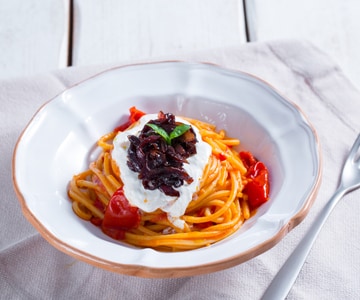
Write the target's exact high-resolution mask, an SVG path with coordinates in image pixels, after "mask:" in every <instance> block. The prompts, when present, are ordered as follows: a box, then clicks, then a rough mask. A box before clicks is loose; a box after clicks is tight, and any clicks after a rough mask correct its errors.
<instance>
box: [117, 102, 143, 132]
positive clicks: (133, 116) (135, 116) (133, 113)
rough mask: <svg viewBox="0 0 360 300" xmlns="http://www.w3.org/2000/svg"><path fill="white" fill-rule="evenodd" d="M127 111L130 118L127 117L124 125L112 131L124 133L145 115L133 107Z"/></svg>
mask: <svg viewBox="0 0 360 300" xmlns="http://www.w3.org/2000/svg"><path fill="white" fill-rule="evenodd" d="M129 111H130V116H129V118H128V120H127V121H126V122H125V123H123V124H121V125H119V126H118V127H116V128H115V130H114V131H124V130H125V129H127V128H128V127H129V126H130V125H131V124H133V123H135V122H136V121H138V120H139V119H140V118H141V117H142V116H143V115H145V113H144V112H142V111H141V110H138V109H137V108H136V107H135V106H132V107H130V109H129Z"/></svg>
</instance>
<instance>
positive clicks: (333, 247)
mask: <svg viewBox="0 0 360 300" xmlns="http://www.w3.org/2000/svg"><path fill="white" fill-rule="evenodd" d="M168 59H171V60H173V59H180V60H187V61H196V62H211V63H215V64H218V65H221V66H224V67H227V68H230V69H234V70H241V71H245V72H248V73H251V74H253V75H256V76H258V77H260V78H262V79H263V80H265V81H267V82H269V83H270V84H271V85H272V86H273V87H275V88H276V89H277V90H278V91H279V92H280V93H281V94H282V95H284V96H285V97H286V98H288V99H290V101H291V102H293V103H294V104H296V105H298V106H299V107H300V108H301V110H302V111H303V112H304V113H305V115H307V117H308V119H309V121H310V122H311V123H312V124H313V126H314V127H315V129H316V131H317V133H318V137H319V140H320V144H321V149H322V159H323V180H322V186H321V188H320V191H319V194H318V197H317V199H316V201H315V203H314V205H313V207H312V209H311V210H310V213H309V214H308V216H307V217H306V218H305V220H304V221H303V222H302V223H301V224H300V225H299V226H298V227H296V228H295V229H294V230H293V231H292V232H290V233H289V234H288V235H287V236H286V237H285V238H284V239H283V240H282V241H281V242H279V243H278V244H277V245H276V246H274V247H273V248H272V249H270V250H269V251H267V252H266V253H263V254H261V255H259V256H258V257H256V258H253V259H252V260H250V261H248V262H245V263H243V264H241V265H238V266H236V267H233V268H230V269H227V270H223V271H219V272H216V273H212V274H206V275H200V276H194V277H186V278H169V279H145V278H137V277H131V276H124V275H121V274H115V273H111V272H108V271H105V270H102V269H99V268H96V267H93V266H91V265H88V264H86V263H83V262H80V261H77V260H75V259H74V258H72V257H70V256H67V255H65V254H63V253H61V252H59V251H58V250H56V249H55V248H53V247H52V246H50V244H48V243H47V242H46V241H45V240H44V239H43V238H42V237H41V236H40V235H39V234H38V233H37V231H36V230H35V229H34V228H33V227H32V226H31V225H30V224H29V223H28V222H27V220H26V219H25V218H24V217H23V215H22V212H21V208H20V205H19V202H18V201H17V198H16V195H15V193H14V190H13V187H12V175H11V168H12V154H13V150H14V147H15V144H16V141H17V139H18V137H19V135H20V134H21V131H22V130H23V129H24V127H25V126H26V125H27V123H28V122H29V121H30V119H31V117H32V116H33V114H34V113H35V112H36V111H37V110H38V109H39V107H41V106H42V105H43V104H44V103H46V101H48V100H49V99H51V98H53V97H54V96H56V95H57V94H59V93H60V92H62V91H63V90H64V89H66V88H68V87H70V86H72V85H74V84H76V83H78V82H81V81H82V80H84V79H86V78H88V77H90V76H92V75H94V74H96V73H98V72H100V71H103V70H105V69H106V68H108V67H112V66H113V65H111V66H110V65H109V66H91V67H86V68H85V67H82V68H80V67H73V68H67V69H63V70H57V71H54V72H52V73H49V74H43V75H38V76H36V77H32V78H23V79H17V80H9V81H2V82H0V103H1V106H0V120H1V122H0V137H1V138H0V141H1V144H0V166H1V171H0V191H1V197H0V208H1V211H2V213H1V217H0V228H1V229H0V291H1V292H0V298H1V299H73V298H76V299H143V298H146V299H207V300H208V299H260V298H261V295H262V294H263V292H264V291H265V289H266V287H267V286H268V285H269V283H270V282H271V280H272V278H273V277H274V275H275V274H276V272H277V271H278V270H279V268H280V267H281V265H282V264H283V263H284V261H285V260H286V258H287V257H288V256H289V254H290V253H291V251H292V250H293V249H294V247H295V246H296V244H297V242H298V241H299V240H300V238H301V237H302V236H303V234H304V233H305V231H306V229H307V228H308V227H309V226H311V223H312V220H313V219H314V217H315V216H316V214H317V213H318V212H319V210H320V209H321V208H322V207H323V206H324V204H325V202H326V201H327V200H328V199H329V198H330V196H331V194H332V193H333V192H334V191H335V189H336V186H337V183H338V174H339V172H340V170H341V167H342V163H343V161H344V158H345V156H346V155H347V153H348V150H349V148H350V147H351V145H352V143H353V141H354V139H355V137H356V136H357V134H358V133H359V131H360V118H359V113H360V92H359V91H358V90H357V89H356V88H355V87H354V86H353V85H352V83H351V82H350V81H349V80H348V79H347V78H346V76H345V75H344V73H343V72H342V71H341V69H340V68H339V67H338V66H337V65H336V63H335V62H334V61H333V60H332V59H331V58H330V57H329V56H327V55H326V54H324V53H323V52H321V51H320V50H319V49H317V48H315V47H314V46H313V45H312V44H310V43H308V42H305V41H295V40H294V41H289V40H282V41H271V42H266V43H249V44H246V45H244V46H242V47H233V48H225V49H215V50H211V51H203V52H197V53H192V54H188V55H182V56H175V57H174V56H171V57H164V58H160V59H157V60H168ZM128 63H129V62H124V64H128ZM130 63H131V62H130ZM121 64H122V63H119V64H118V65H121ZM284 126H286V124H284ZM299 159H301V158H299ZM294 172H296V170H294ZM359 196H360V190H359V191H355V192H353V193H351V194H348V195H347V196H345V198H346V199H344V201H343V202H341V203H340V204H339V205H338V207H337V208H336V209H335V211H334V212H333V213H332V215H331V216H330V218H329V220H328V222H327V223H326V224H325V226H324V228H323V230H322V232H321V234H320V236H319V238H318V239H317V241H316V243H315V245H314V247H313V249H312V251H311V253H310V255H309V257H308V259H307V262H306V263H305V265H304V267H303V269H302V271H301V273H300V275H299V277H298V279H297V281H296V283H295V285H294V287H293V289H292V290H291V292H290V294H289V296H288V299H359V298H360V290H359V281H358V279H359V274H360V254H359V249H360V239H359V232H360V229H359V228H360V226H359V223H358V216H359V215H360V201H359V199H358V198H359ZM289 201H291V199H289Z"/></svg>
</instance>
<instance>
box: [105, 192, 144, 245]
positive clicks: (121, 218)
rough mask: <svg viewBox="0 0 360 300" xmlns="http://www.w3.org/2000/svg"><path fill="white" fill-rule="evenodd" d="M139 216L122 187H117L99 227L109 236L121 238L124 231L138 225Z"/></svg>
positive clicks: (138, 211)
mask: <svg viewBox="0 0 360 300" xmlns="http://www.w3.org/2000/svg"><path fill="white" fill-rule="evenodd" d="M140 218H141V216H140V210H139V209H138V208H137V207H135V206H131V205H130V203H129V201H128V200H127V198H126V197H125V195H124V191H123V189H122V188H119V189H118V190H117V191H116V192H115V193H114V194H113V195H112V197H111V199H110V202H109V204H108V206H107V207H106V210H105V215H104V219H103V221H102V224H101V229H102V231H103V232H104V233H105V234H107V235H109V236H110V237H112V238H114V239H117V240H121V239H124V236H125V232H126V231H128V230H130V229H133V228H137V227H138V226H139V224H140Z"/></svg>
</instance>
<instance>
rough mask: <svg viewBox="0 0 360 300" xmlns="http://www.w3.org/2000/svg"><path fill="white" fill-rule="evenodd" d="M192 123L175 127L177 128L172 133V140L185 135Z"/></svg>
mask: <svg viewBox="0 0 360 300" xmlns="http://www.w3.org/2000/svg"><path fill="white" fill-rule="evenodd" d="M190 127H191V126H190V125H187V124H181V125H178V126H176V127H175V129H174V130H173V131H172V132H171V133H170V141H171V140H173V139H175V138H177V137H179V136H181V135H183V134H184V133H185V132H186V131H188V130H189V129H190Z"/></svg>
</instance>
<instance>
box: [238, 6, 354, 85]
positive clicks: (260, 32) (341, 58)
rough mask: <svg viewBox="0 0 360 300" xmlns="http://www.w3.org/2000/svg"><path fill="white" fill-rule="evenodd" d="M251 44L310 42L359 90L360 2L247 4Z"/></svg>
mask: <svg viewBox="0 0 360 300" xmlns="http://www.w3.org/2000/svg"><path fill="white" fill-rule="evenodd" d="M245 3H246V5H245V6H246V11H247V21H248V28H249V37H250V40H251V41H265V40H271V39H283V38H297V39H307V40H309V41H311V42H312V43H314V44H315V45H317V46H318V47H319V48H320V49H321V50H323V51H325V52H327V53H328V54H330V55H331V56H332V57H333V58H334V60H336V61H337V63H338V64H339V65H340V66H341V68H342V69H343V70H344V71H345V73H346V75H347V76H348V77H349V78H350V79H351V80H352V81H353V82H354V83H355V84H356V85H357V86H358V87H359V88H360V34H359V30H360V1H358V0H346V1H344V0H316V1H314V0H292V1H289V0H272V1H269V0H246V2H245Z"/></svg>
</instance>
